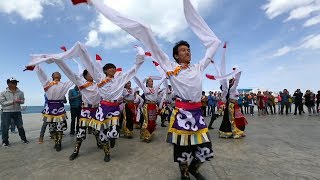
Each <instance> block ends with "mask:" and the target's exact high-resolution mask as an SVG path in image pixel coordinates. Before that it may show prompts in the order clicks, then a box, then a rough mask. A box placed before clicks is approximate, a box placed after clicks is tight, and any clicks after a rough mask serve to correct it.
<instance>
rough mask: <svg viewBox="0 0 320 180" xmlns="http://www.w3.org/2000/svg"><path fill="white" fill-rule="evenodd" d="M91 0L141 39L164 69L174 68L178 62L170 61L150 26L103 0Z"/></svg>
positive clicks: (114, 21) (121, 26)
mask: <svg viewBox="0 0 320 180" xmlns="http://www.w3.org/2000/svg"><path fill="white" fill-rule="evenodd" d="M90 1H91V3H92V4H93V5H94V6H95V7H96V9H97V10H98V11H99V12H101V13H102V14H103V15H104V16H105V17H106V18H107V19H108V20H110V21H111V22H112V23H114V24H115V25H117V26H119V27H120V28H121V29H123V30H124V31H126V32H127V33H129V34H130V35H131V36H133V37H134V38H136V39H137V40H139V41H140V42H141V43H142V44H143V45H144V46H145V47H146V48H147V49H148V50H149V51H150V52H151V54H152V56H153V57H154V58H155V59H157V60H158V61H159V64H160V66H161V67H162V69H164V70H165V71H171V70H173V69H174V67H173V64H176V63H171V62H170V60H169V57H168V55H167V54H166V53H164V52H163V51H162V50H161V48H160V47H159V45H158V44H157V42H156V40H155V38H154V37H153V35H152V32H151V29H150V28H149V27H146V26H145V25H143V24H141V23H139V22H137V21H134V20H131V19H129V18H127V17H125V16H123V15H122V14H120V13H119V12H117V11H116V10H114V9H112V8H111V7H109V6H107V5H106V4H104V3H103V1H101V0H90ZM176 65H177V64H176Z"/></svg>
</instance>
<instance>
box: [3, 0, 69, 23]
mask: <svg viewBox="0 0 320 180" xmlns="http://www.w3.org/2000/svg"><path fill="white" fill-rule="evenodd" d="M45 5H51V6H54V5H60V6H62V5H63V2H62V0H10V1H8V0H2V1H0V12H3V13H6V14H12V13H17V14H18V15H20V16H21V17H22V18H23V19H25V20H31V21H32V20H36V19H41V18H42V12H43V6H45Z"/></svg>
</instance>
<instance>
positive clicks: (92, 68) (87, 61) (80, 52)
mask: <svg viewBox="0 0 320 180" xmlns="http://www.w3.org/2000/svg"><path fill="white" fill-rule="evenodd" d="M76 57H79V58H80V60H81V62H82V64H83V65H84V66H85V68H86V69H87V70H88V71H89V73H90V75H91V76H92V77H93V79H94V80H95V81H96V82H100V80H102V79H103V77H104V74H103V71H102V70H99V69H98V65H97V64H96V63H94V62H93V61H92V60H91V58H90V56H89V53H88V51H87V49H86V48H85V46H84V45H83V44H82V43H80V42H77V43H75V45H74V46H73V47H72V48H71V49H69V50H67V51H65V52H62V53H58V54H42V55H31V61H30V63H29V66H33V65H37V64H40V63H42V62H50V61H53V60H55V59H56V60H62V59H63V60H64V59H73V58H76Z"/></svg>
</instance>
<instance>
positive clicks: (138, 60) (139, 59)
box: [123, 55, 144, 83]
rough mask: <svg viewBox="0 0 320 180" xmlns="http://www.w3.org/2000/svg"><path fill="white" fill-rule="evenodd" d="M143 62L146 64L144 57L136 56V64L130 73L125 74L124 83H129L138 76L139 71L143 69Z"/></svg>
mask: <svg viewBox="0 0 320 180" xmlns="http://www.w3.org/2000/svg"><path fill="white" fill-rule="evenodd" d="M143 62H144V56H141V55H137V56H136V63H135V64H134V65H133V67H132V68H131V69H130V70H129V71H128V72H126V73H125V74H123V82H124V83H127V82H128V81H130V80H131V79H132V78H133V77H134V76H135V75H136V74H137V72H138V69H139V68H140V67H141V65H142V64H143Z"/></svg>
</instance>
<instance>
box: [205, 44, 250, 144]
mask: <svg viewBox="0 0 320 180" xmlns="http://www.w3.org/2000/svg"><path fill="white" fill-rule="evenodd" d="M226 49H227V43H225V44H224V46H223V53H222V60H221V68H220V70H219V69H218V68H217V67H216V64H214V65H215V69H216V70H217V71H218V74H219V75H220V77H221V78H212V75H206V76H207V77H208V78H210V79H218V80H220V84H221V86H220V89H221V91H222V93H221V99H222V101H224V103H225V109H224V113H223V120H222V122H221V125H220V128H219V137H224V138H230V137H233V138H235V139H237V138H240V137H243V136H245V134H244V129H245V125H246V124H247V121H246V119H245V117H244V116H243V114H242V113H241V111H240V107H239V105H238V96H239V93H238V91H237V87H238V83H239V79H240V76H241V71H239V70H238V68H236V67H234V68H232V72H231V73H229V74H226V68H225V66H226V63H225V56H226ZM230 75H234V76H235V77H234V78H232V79H230V80H229V84H228V82H227V77H228V76H230ZM210 127H211V123H210Z"/></svg>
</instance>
